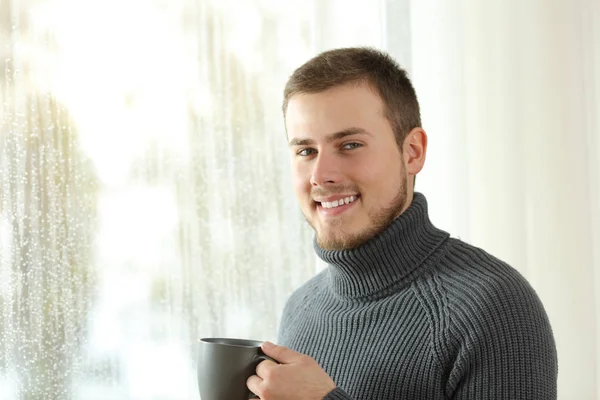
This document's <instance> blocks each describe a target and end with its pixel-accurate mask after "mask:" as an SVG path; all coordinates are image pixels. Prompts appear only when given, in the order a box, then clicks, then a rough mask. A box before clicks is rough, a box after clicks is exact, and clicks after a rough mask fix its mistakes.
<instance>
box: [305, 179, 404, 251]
mask: <svg viewBox="0 0 600 400" xmlns="http://www.w3.org/2000/svg"><path fill="white" fill-rule="evenodd" d="M407 187H408V185H407V179H406V178H404V177H403V179H402V182H401V183H400V187H399V188H398V193H397V194H396V196H395V197H394V199H393V200H392V202H391V204H390V205H389V206H388V207H385V208H382V209H380V210H377V211H375V212H370V213H369V215H368V217H369V224H368V226H367V227H366V228H365V229H363V230H362V231H361V232H358V233H354V234H352V233H346V232H344V231H343V223H344V221H343V220H342V219H337V220H334V221H331V222H330V223H329V224H330V228H331V227H333V228H337V232H334V233H333V234H332V235H328V237H324V236H322V235H320V234H319V230H318V229H317V228H316V226H315V224H314V223H313V222H311V221H310V219H309V218H308V217H307V216H306V215H305V218H306V221H307V222H308V224H309V225H310V226H311V227H312V228H313V229H314V231H315V235H316V240H317V244H318V245H319V247H321V248H322V249H323V250H349V249H354V248H357V247H360V246H362V245H363V244H365V243H366V242H368V241H369V240H371V239H372V238H374V237H375V236H377V235H378V234H380V233H381V232H383V231H384V230H385V229H386V228H387V227H388V226H390V224H391V223H392V222H393V221H394V220H395V219H396V218H397V217H398V216H399V215H400V214H401V213H402V211H403V210H404V209H405V207H406V202H407V199H408V193H407ZM361 201H362V200H361Z"/></svg>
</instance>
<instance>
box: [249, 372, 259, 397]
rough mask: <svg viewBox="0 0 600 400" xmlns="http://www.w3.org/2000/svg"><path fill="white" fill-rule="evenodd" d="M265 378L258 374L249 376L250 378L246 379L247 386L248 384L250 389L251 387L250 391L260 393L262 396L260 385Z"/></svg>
mask: <svg viewBox="0 0 600 400" xmlns="http://www.w3.org/2000/svg"><path fill="white" fill-rule="evenodd" d="M262 382H263V380H262V378H261V377H259V376H256V375H252V376H251V377H250V378H248V380H247V381H246V386H248V389H250V391H251V392H252V393H254V394H255V395H259V396H260V392H261V390H260V386H261V384H262Z"/></svg>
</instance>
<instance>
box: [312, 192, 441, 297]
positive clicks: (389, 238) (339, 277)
mask: <svg viewBox="0 0 600 400" xmlns="http://www.w3.org/2000/svg"><path fill="white" fill-rule="evenodd" d="M448 236H449V235H448V233H446V232H444V231H441V230H439V229H437V228H436V227H435V226H433V224H432V223H431V221H430V220H429V215H428V212H427V201H426V199H425V196H423V195H422V194H420V193H415V194H414V197H413V199H412V202H411V203H410V206H409V207H408V208H407V209H406V211H404V212H403V213H402V214H401V215H400V216H399V217H398V218H396V219H395V220H394V221H393V222H392V223H391V224H390V225H389V226H388V227H387V228H386V229H385V230H384V231H383V232H381V233H380V234H378V235H377V236H375V237H373V238H371V239H370V240H369V241H367V242H366V243H364V244H363V245H361V246H360V247H357V248H354V249H348V250H324V249H322V248H321V247H320V246H319V245H318V244H317V243H316V241H315V242H314V247H315V251H316V253H317V255H318V256H319V257H320V258H321V259H322V260H323V261H325V262H327V263H328V264H329V266H330V268H329V274H330V278H331V284H332V290H333V291H334V292H336V294H338V295H340V296H343V297H350V298H361V297H369V296H374V295H376V294H377V293H380V292H384V291H385V290H386V289H388V288H390V287H393V286H396V285H397V284H400V283H402V282H403V281H404V280H405V278H407V277H408V276H409V275H411V274H412V273H413V272H414V271H415V270H416V269H418V268H419V267H420V266H421V265H422V264H423V263H424V261H425V260H426V259H427V258H428V257H429V256H430V255H431V254H432V253H433V252H434V251H435V250H436V249H437V248H438V247H439V246H440V245H441V244H442V243H443V242H444V241H446V239H447V238H448Z"/></svg>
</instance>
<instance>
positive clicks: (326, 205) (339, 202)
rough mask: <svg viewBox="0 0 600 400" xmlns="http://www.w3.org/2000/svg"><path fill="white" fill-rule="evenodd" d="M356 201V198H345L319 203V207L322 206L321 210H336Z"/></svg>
mask: <svg viewBox="0 0 600 400" xmlns="http://www.w3.org/2000/svg"><path fill="white" fill-rule="evenodd" d="M356 199H357V197H356V196H350V197H346V198H344V199H339V200H334V201H328V202H323V203H321V205H322V206H323V208H336V207H339V206H343V205H345V204H350V203H352V202H353V201H354V200H356Z"/></svg>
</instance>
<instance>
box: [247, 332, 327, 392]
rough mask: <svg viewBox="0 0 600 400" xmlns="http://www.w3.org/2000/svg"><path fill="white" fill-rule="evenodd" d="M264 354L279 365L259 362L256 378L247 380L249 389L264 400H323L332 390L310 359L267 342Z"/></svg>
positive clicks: (319, 368) (316, 365) (324, 373)
mask: <svg viewBox="0 0 600 400" xmlns="http://www.w3.org/2000/svg"><path fill="white" fill-rule="evenodd" d="M262 350H263V352H264V353H265V354H266V355H267V356H269V357H272V358H273V359H275V360H277V361H279V362H280V364H276V363H274V362H273V361H270V360H265V361H262V362H261V363H260V364H258V366H257V367H256V375H252V376H251V377H250V378H248V381H247V385H248V389H250V390H251V391H252V393H254V394H256V395H257V396H259V397H260V398H261V399H263V400H295V399H301V400H322V399H323V398H324V397H325V396H326V395H327V394H328V393H329V392H331V391H332V390H333V389H335V387H336V386H335V383H334V382H333V380H331V378H330V377H329V376H328V375H327V373H326V372H325V371H323V370H322V369H321V367H320V366H319V364H317V362H316V361H315V360H313V359H312V358H310V357H309V356H306V355H304V354H300V353H296V352H295V351H293V350H290V349H288V348H286V347H283V346H277V345H275V344H273V343H270V342H265V343H263V345H262Z"/></svg>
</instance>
